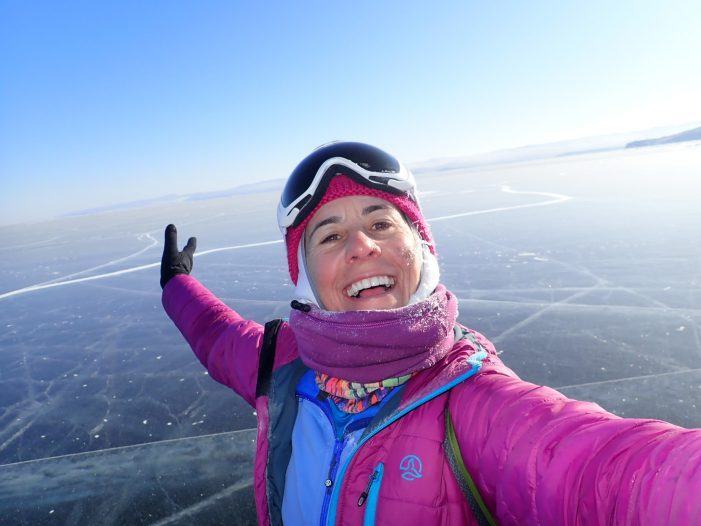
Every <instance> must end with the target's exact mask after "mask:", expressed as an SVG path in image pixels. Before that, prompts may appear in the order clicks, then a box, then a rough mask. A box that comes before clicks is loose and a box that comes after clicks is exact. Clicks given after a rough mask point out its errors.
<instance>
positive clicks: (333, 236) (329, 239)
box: [319, 234, 339, 244]
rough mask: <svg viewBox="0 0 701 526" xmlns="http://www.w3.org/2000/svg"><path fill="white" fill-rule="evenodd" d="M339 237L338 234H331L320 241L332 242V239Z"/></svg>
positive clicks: (322, 242)
mask: <svg viewBox="0 0 701 526" xmlns="http://www.w3.org/2000/svg"><path fill="white" fill-rule="evenodd" d="M338 238H339V235H338V234H329V235H328V236H326V237H323V238H321V241H320V242H319V243H321V244H324V243H330V242H331V241H336V240H337V239H338Z"/></svg>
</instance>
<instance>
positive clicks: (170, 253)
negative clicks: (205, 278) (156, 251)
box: [161, 225, 197, 288]
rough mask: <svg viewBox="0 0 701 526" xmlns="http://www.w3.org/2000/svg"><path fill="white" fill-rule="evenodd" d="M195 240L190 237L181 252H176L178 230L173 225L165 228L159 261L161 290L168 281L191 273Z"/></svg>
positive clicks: (195, 246)
mask: <svg viewBox="0 0 701 526" xmlns="http://www.w3.org/2000/svg"><path fill="white" fill-rule="evenodd" d="M196 248H197V238H196V237H191V238H190V239H188V240H187V245H185V248H183V251H182V252H178V230H177V229H176V228H175V225H168V226H167V227H166V238H165V243H164V244H163V258H162V259H161V288H163V287H165V286H166V283H168V280H170V278H172V277H173V276H176V275H178V274H189V273H190V272H192V263H193V260H194V255H195V249H196Z"/></svg>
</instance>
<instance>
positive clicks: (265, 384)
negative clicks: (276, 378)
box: [256, 319, 282, 398]
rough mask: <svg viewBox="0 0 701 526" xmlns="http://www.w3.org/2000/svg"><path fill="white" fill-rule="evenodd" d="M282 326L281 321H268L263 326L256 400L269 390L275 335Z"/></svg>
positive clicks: (273, 360) (273, 359) (273, 361)
mask: <svg viewBox="0 0 701 526" xmlns="http://www.w3.org/2000/svg"><path fill="white" fill-rule="evenodd" d="M280 325H282V320H281V319H277V320H270V321H269V322H267V323H266V324H265V331H264V332H263V346H262V347H261V349H260V358H259V360H258V380H257V381H256V398H258V397H259V396H263V395H267V394H268V391H269V390H270V379H271V377H272V375H273V364H274V363H275V343H276V342H277V333H278V331H279V330H280Z"/></svg>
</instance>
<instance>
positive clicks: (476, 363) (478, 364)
mask: <svg viewBox="0 0 701 526" xmlns="http://www.w3.org/2000/svg"><path fill="white" fill-rule="evenodd" d="M486 357H487V352H486V351H480V352H478V353H475V354H473V355H472V356H470V357H469V358H468V362H469V363H470V364H472V368H471V369H470V370H469V371H467V372H465V373H464V374H462V375H460V376H459V377H457V378H455V379H454V380H453V381H451V382H448V383H447V384H445V385H443V386H441V387H439V388H438V389H436V390H435V391H433V392H431V393H429V394H427V395H426V396H424V397H423V398H420V399H419V400H416V401H415V402H413V403H411V404H409V405H408V406H406V407H405V408H404V409H402V410H401V411H399V412H397V413H395V414H394V415H392V416H391V417H390V418H387V419H385V420H384V422H383V423H382V425H380V426H378V427H377V428H376V429H374V430H373V431H372V432H371V433H369V434H368V435H366V436H365V437H364V438H363V439H362V440H360V441H359V442H358V443H357V444H356V445H355V448H354V449H353V451H351V453H350V455H348V458H347V459H346V461H345V462H344V464H343V467H342V468H341V473H340V475H339V481H338V482H342V481H343V477H344V476H345V474H346V470H347V469H348V465H349V464H350V462H351V460H353V457H354V456H355V454H356V453H357V452H358V450H359V449H360V448H361V447H362V446H363V445H364V444H365V443H366V442H367V441H368V440H370V439H371V438H372V437H374V436H375V435H376V434H377V433H379V432H380V431H382V430H383V429H385V428H386V427H388V426H389V425H390V424H393V423H394V422H396V421H397V420H399V419H400V418H401V417H403V416H404V415H406V414H407V413H409V412H411V411H413V410H414V409H416V408H417V407H419V406H420V405H422V404H424V403H426V402H428V401H429V400H432V399H433V398H435V397H436V396H439V395H441V394H443V393H445V392H446V391H448V390H449V389H452V388H453V387H455V386H456V385H458V384H459V383H461V382H464V381H465V380H467V379H468V378H470V377H471V376H474V375H475V374H476V373H477V372H478V371H479V370H480V369H481V368H482V361H483V360H484V359H485V358H486ZM334 486H335V487H334V488H333V490H332V493H331V501H332V502H331V506H330V508H329V509H330V511H331V513H330V515H329V516H328V517H326V519H327V520H326V523H327V524H330V525H333V524H334V522H335V521H336V507H337V506H338V496H339V491H340V490H339V489H338V488H340V486H341V484H339V483H336V484H335V485H334ZM329 519H331V521H330V522H329Z"/></svg>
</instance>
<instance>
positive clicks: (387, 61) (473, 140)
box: [0, 0, 701, 224]
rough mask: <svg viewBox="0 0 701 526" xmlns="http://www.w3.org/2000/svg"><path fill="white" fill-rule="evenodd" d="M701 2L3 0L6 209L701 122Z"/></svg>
mask: <svg viewBox="0 0 701 526" xmlns="http://www.w3.org/2000/svg"><path fill="white" fill-rule="evenodd" d="M699 27H701V2H698V1H697V0H696V1H688V2H674V1H672V2H657V1H649V2H642V1H636V2H631V1H621V0H619V1H615V2H611V1H587V2H583V1H582V2H558V1H552V2H539V1H531V2H517V1H514V2H467V1H456V2H408V1H400V2H377V1H353V2H322V1H313V2H312V1H300V2H247V3H243V2H241V3H239V2H233V1H229V2H214V1H212V2H196V1H192V2H172V1H169V2H156V1H148V2H143V1H139V2H130V1H123V0H120V1H119V2H117V1H114V2H94V1H86V2H69V1H66V2H52V1H32V2H25V1H21V0H16V1H7V0H0V185H1V186H0V224H8V223H14V222H18V221H25V220H36V219H40V218H46V217H50V216H51V215H54V214H57V213H61V212H65V211H70V210H76V209H83V208H91V207H95V206H101V205H106V204H110V203H116V202H123V201H130V200H134V199H141V198H147V197H155V196H159V195H163V194H168V193H189V192H196V191H208V190H217V189H224V188H230V187H233V186H236V185H237V184H241V183H245V182H251V181H255V180H263V179H272V178H280V177H285V176H286V175H287V173H288V172H289V171H290V170H291V169H292V168H293V167H294V165H295V164H296V162H297V161H299V160H300V159H301V157H303V156H304V155H305V154H306V153H308V152H309V151H310V150H311V149H312V148H313V147H315V146H317V145H318V144H320V143H323V142H327V141H329V140H332V139H357V140H363V141H366V142H370V143H374V144H377V145H379V146H382V147H384V148H386V149H388V150H390V151H392V152H394V153H395V154H396V155H397V156H398V157H400V158H401V159H402V160H404V161H405V162H407V163H411V162H413V161H420V160H425V159H428V158H433V157H444V156H453V155H465V154H470V153H477V152H484V151H488V150H493V149H498V148H506V147H513V146H521V145H524V144H533V143H541V142H548V141H555V140H560V139H568V138H576V137H580V136H586V135H594V134H601V133H609V132H617V131H626V130H631V129H641V128H646V127H652V126H657V125H671V124H681V123H685V122H692V121H698V120H701V31H699Z"/></svg>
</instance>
